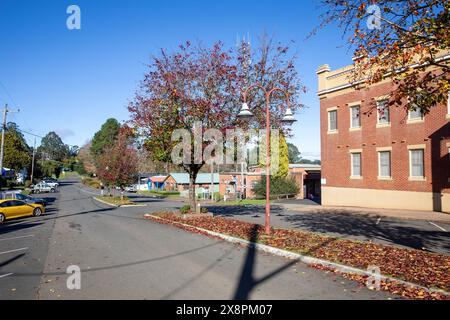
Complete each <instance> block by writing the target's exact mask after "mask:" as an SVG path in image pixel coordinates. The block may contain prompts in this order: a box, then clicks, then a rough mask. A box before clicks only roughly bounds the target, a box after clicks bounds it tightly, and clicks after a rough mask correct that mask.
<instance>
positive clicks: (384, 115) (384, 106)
mask: <svg viewBox="0 0 450 320" xmlns="http://www.w3.org/2000/svg"><path fill="white" fill-rule="evenodd" d="M377 111H378V124H389V123H391V114H390V112H389V100H387V99H385V100H380V101H378V102H377Z"/></svg>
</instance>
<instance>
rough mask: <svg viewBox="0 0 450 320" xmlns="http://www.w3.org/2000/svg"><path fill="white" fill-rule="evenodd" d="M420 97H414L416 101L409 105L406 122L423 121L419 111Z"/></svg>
mask: <svg viewBox="0 0 450 320" xmlns="http://www.w3.org/2000/svg"><path fill="white" fill-rule="evenodd" d="M421 99H422V98H421V95H420V94H418V95H417V97H416V101H415V102H414V103H411V107H410V109H409V110H408V120H422V119H423V112H422V110H421V109H420V101H421Z"/></svg>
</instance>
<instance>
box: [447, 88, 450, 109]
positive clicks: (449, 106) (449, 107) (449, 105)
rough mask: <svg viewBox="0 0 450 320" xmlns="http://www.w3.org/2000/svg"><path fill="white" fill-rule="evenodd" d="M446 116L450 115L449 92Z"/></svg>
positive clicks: (449, 93) (449, 94)
mask: <svg viewBox="0 0 450 320" xmlns="http://www.w3.org/2000/svg"><path fill="white" fill-rule="evenodd" d="M447 114H448V115H450V91H449V92H448V96H447Z"/></svg>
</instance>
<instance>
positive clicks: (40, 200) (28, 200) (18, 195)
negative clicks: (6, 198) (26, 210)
mask: <svg viewBox="0 0 450 320" xmlns="http://www.w3.org/2000/svg"><path fill="white" fill-rule="evenodd" d="M15 199H17V200H20V201H23V202H26V203H29V204H41V205H43V206H44V207H45V206H46V205H47V201H46V200H45V199H43V198H35V197H30V196H27V195H26V194H22V193H16V194H15Z"/></svg>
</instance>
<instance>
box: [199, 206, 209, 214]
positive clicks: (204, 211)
mask: <svg viewBox="0 0 450 320" xmlns="http://www.w3.org/2000/svg"><path fill="white" fill-rule="evenodd" d="M200 212H201V213H208V208H206V207H201V209H200Z"/></svg>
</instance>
